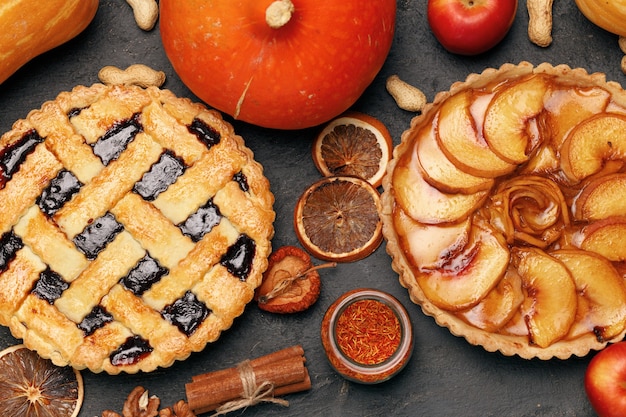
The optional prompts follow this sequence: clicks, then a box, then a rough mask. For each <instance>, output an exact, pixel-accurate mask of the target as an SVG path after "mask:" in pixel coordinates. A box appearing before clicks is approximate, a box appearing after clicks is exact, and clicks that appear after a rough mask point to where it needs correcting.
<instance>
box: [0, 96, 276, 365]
mask: <svg viewBox="0 0 626 417" xmlns="http://www.w3.org/2000/svg"><path fill="white" fill-rule="evenodd" d="M0 202H1V203H0V324H2V325H4V326H7V327H9V328H10V330H11V332H12V334H13V335H14V336H15V337H16V338H21V339H23V341H24V344H25V345H26V346H27V347H29V348H30V349H32V350H36V351H37V352H38V353H39V354H40V355H41V356H43V357H45V358H49V359H51V360H52V361H53V362H54V363H55V364H57V365H67V364H69V365H71V366H73V367H75V368H78V369H81V368H88V369H90V370H92V371H94V372H102V371H105V372H107V373H110V374H117V373H120V372H127V373H135V372H138V371H145V372H149V371H152V370H154V369H156V368H157V367H167V366H170V365H171V364H172V363H173V362H174V361H176V360H183V359H185V358H186V357H188V356H189V355H190V354H191V353H192V352H195V351H200V350H202V349H203V348H204V347H205V346H206V344H207V343H210V342H214V341H216V340H217V339H218V338H219V336H220V334H221V332H222V331H224V330H226V329H228V328H229V327H230V326H231V325H232V323H233V321H234V319H235V318H236V317H238V316H240V315H241V314H242V313H243V311H244V309H245V306H246V304H247V303H248V302H249V301H251V300H252V298H253V295H254V291H255V289H256V288H257V287H258V286H259V285H260V283H261V279H262V274H263V272H264V271H265V269H266V268H267V257H268V256H269V253H270V251H271V244H270V240H271V238H272V236H273V233H274V229H273V221H274V218H275V213H274V211H273V202H274V197H273V195H272V194H271V192H270V188H269V182H268V180H267V179H266V178H265V176H264V174H263V169H262V166H261V165H260V164H259V163H258V162H256V161H255V160H254V156H253V154H252V151H251V150H250V149H249V148H247V147H246V146H245V144H244V141H243V139H242V138H241V137H240V136H238V135H236V134H235V132H234V130H233V128H232V126H231V125H230V124H228V123H226V122H225V121H224V120H223V119H222V118H221V116H220V115H219V114H218V113H217V112H215V111H212V110H208V109H207V108H205V107H204V106H203V105H201V104H197V103H192V102H191V101H190V100H187V99H184V98H178V97H175V96H174V95H173V94H172V93H171V92H170V91H168V90H161V89H158V88H155V87H150V88H147V89H141V88H139V87H131V86H104V85H102V84H94V85H93V86H91V87H84V86H78V87H76V88H74V89H73V90H72V91H70V92H63V93H61V94H59V95H58V97H57V98H56V99H55V100H54V101H49V102H46V103H45V104H44V105H43V106H42V107H41V109H39V110H33V111H32V112H30V113H29V114H28V116H27V117H26V118H25V119H22V120H19V121H17V122H16V123H15V124H14V125H13V128H12V130H10V131H9V132H7V133H5V134H4V135H3V136H2V137H1V138H0Z"/></svg>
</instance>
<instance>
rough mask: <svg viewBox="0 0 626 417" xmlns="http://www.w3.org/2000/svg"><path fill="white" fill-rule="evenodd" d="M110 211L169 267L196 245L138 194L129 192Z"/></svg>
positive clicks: (154, 256) (174, 264) (150, 251)
mask: <svg viewBox="0 0 626 417" xmlns="http://www.w3.org/2000/svg"><path fill="white" fill-rule="evenodd" d="M111 212H112V213H113V214H114V215H115V217H116V219H117V221H118V222H120V223H121V224H123V225H124V227H125V228H126V229H127V230H128V231H129V232H130V233H131V234H132V235H133V237H134V238H135V239H136V240H137V241H139V242H140V243H141V245H142V246H143V247H144V248H146V250H147V251H148V252H149V253H150V255H151V256H152V257H153V258H155V259H157V260H158V261H159V262H160V263H161V265H163V266H164V267H166V268H173V267H175V266H176V265H177V264H178V263H179V262H180V261H181V260H182V259H184V258H185V256H187V254H188V253H189V252H190V251H191V250H192V249H193V247H194V245H193V242H192V241H191V239H190V238H189V237H188V236H185V235H183V233H182V231H181V230H180V229H179V228H178V227H176V226H175V225H173V224H172V223H171V222H170V221H169V220H168V219H167V218H165V217H164V216H163V215H162V214H161V212H159V210H157V209H156V208H154V206H152V205H151V204H149V203H147V202H145V201H144V200H143V199H142V198H141V197H140V196H138V195H137V194H132V193H131V194H126V195H125V196H124V198H122V199H121V200H120V201H119V202H118V203H117V204H116V205H115V207H113V208H112V209H111Z"/></svg>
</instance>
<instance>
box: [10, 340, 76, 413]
mask: <svg viewBox="0 0 626 417" xmlns="http://www.w3.org/2000/svg"><path fill="white" fill-rule="evenodd" d="M83 398H84V389H83V379H82V376H81V374H80V372H79V371H78V370H75V369H73V368H71V367H69V366H68V367H59V366H56V365H54V364H53V363H52V361H50V360H48V359H43V358H41V357H40V356H39V355H38V354H37V353H35V352H33V351H31V350H30V349H27V348H26V347H25V346H24V345H15V346H11V347H9V348H7V349H4V350H3V351H2V352H0V410H2V411H0V414H2V415H3V416H15V417H18V416H19V417H43V416H45V417H76V416H77V415H78V412H79V411H80V407H81V406H82V403H83Z"/></svg>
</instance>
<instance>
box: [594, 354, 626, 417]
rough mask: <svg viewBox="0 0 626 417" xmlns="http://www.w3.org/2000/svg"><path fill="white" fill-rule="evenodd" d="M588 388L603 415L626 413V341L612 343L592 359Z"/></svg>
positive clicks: (615, 415) (600, 414) (598, 411)
mask: <svg viewBox="0 0 626 417" xmlns="http://www.w3.org/2000/svg"><path fill="white" fill-rule="evenodd" d="M585 391H586V392H587V397H588V398H589V401H590V402H591V405H592V406H593V409H594V410H595V411H596V413H597V414H598V416H599V417H618V416H620V417H623V416H626V342H618V343H615V344H613V345H610V346H608V347H607V348H605V349H604V350H602V351H600V352H599V353H598V354H596V356H595V357H594V358H593V359H592V360H591V362H589V366H588V367H587V372H586V373H585Z"/></svg>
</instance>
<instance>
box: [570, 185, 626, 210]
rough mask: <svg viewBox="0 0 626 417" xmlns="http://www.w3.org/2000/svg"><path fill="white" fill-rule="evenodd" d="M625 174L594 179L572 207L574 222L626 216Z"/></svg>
mask: <svg viewBox="0 0 626 417" xmlns="http://www.w3.org/2000/svg"><path fill="white" fill-rule="evenodd" d="M625 195H626V174H611V175H606V176H603V177H598V178H594V179H593V180H592V181H590V182H589V183H588V184H587V185H585V187H584V188H583V190H582V191H581V193H580V195H579V196H578V198H577V199H576V200H575V202H574V204H573V205H572V212H573V213H574V218H575V219H576V220H587V221H593V220H600V219H606V218H607V217H612V216H622V215H626V199H625V198H624V196H625Z"/></svg>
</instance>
